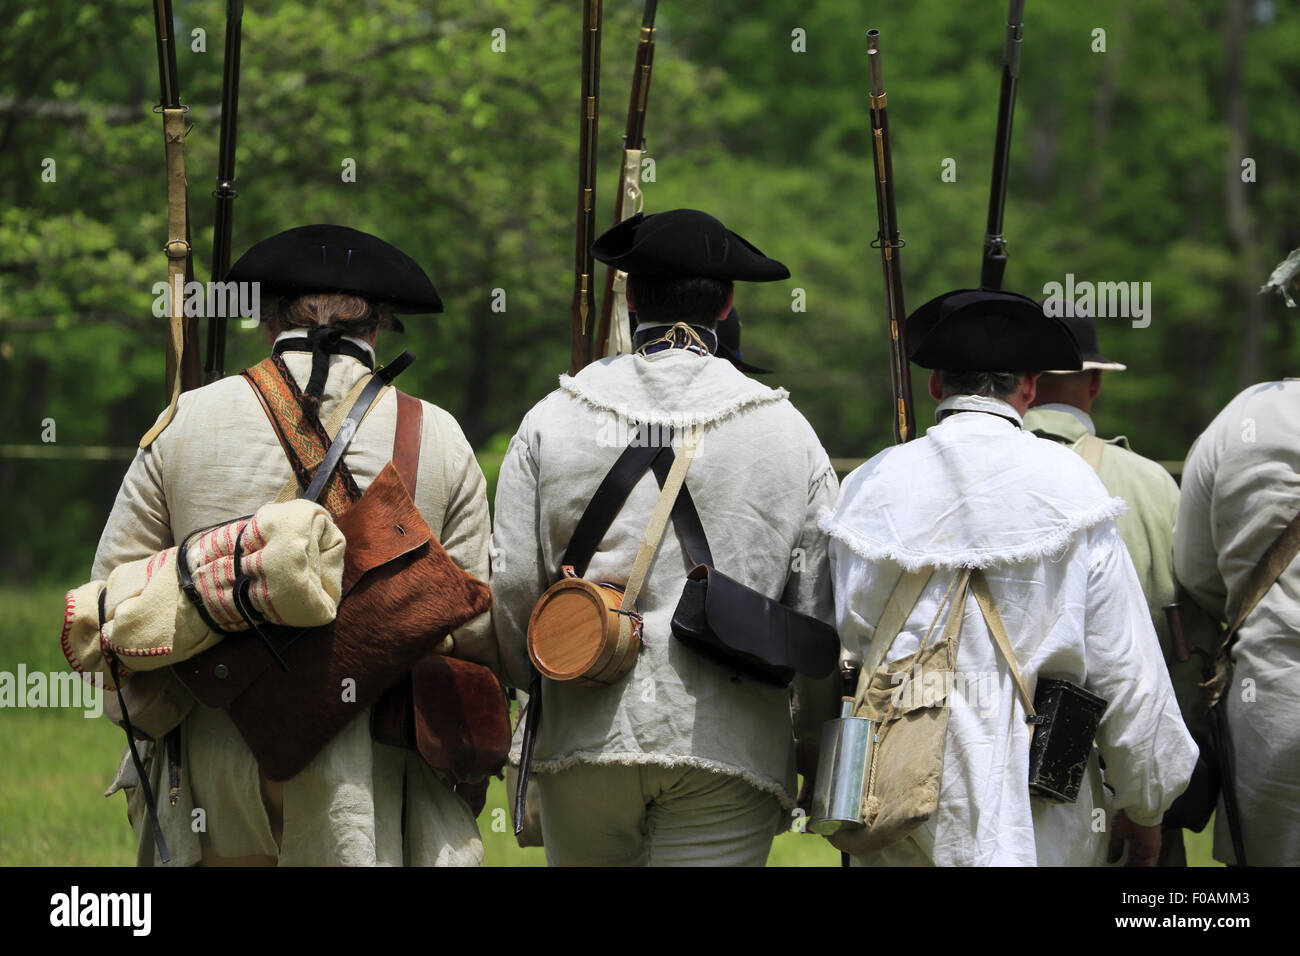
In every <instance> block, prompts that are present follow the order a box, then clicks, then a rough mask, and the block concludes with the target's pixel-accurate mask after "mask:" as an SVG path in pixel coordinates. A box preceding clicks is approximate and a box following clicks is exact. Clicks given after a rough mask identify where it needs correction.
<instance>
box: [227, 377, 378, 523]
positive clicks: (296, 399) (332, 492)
mask: <svg viewBox="0 0 1300 956" xmlns="http://www.w3.org/2000/svg"><path fill="white" fill-rule="evenodd" d="M241 374H242V375H243V376H244V377H245V378H247V379H248V380H249V381H250V382H251V383H252V385H253V386H254V387H255V388H256V389H257V390H258V391H259V392H260V393H261V396H262V399H263V408H264V409H265V410H266V412H267V416H268V417H269V418H270V420H271V426H272V427H273V428H274V429H275V431H276V433H277V434H278V435H279V437H280V445H281V447H283V448H284V450H285V455H286V457H287V458H288V459H289V467H290V468H291V469H292V470H293V473H294V477H295V478H297V480H298V485H299V487H302V488H306V487H308V486H309V485H310V484H311V481H312V477H313V474H314V473H315V471H316V470H317V468H318V466H319V465H320V463H321V462H322V461H323V460H324V459H325V456H326V454H328V451H329V446H330V442H331V438H330V436H329V434H328V433H327V432H326V431H325V427H324V426H323V425H322V424H321V421H320V419H319V418H318V417H317V416H316V413H315V412H313V411H310V410H308V408H307V407H306V405H305V404H304V395H303V391H302V389H301V388H299V387H298V383H297V382H296V381H295V380H294V377H293V373H292V372H290V371H289V367H288V366H287V365H286V364H285V363H284V359H283V358H282V357H281V356H279V355H273V356H271V358H269V359H266V360H264V361H262V362H259V363H258V364H257V365H254V366H253V367H252V368H247V369H244V371H243V372H242V373H241ZM367 384H369V382H367ZM363 390H364V389H363ZM360 497H361V489H360V488H358V487H357V483H356V481H355V480H353V478H352V472H351V471H350V470H349V469H348V467H347V465H346V464H343V465H340V466H339V467H338V468H337V469H336V470H335V471H334V472H333V474H332V475H331V476H330V479H329V481H328V483H327V484H326V487H325V489H324V492H323V494H322V495H321V497H320V499H318V500H319V501H320V503H321V504H322V505H323V506H324V507H325V509H326V510H327V511H328V512H329V513H330V514H331V515H334V516H335V517H337V516H338V515H340V514H342V513H343V512H344V511H346V510H347V509H348V508H349V507H350V506H351V505H352V504H353V503H354V502H356V501H357V500H358V499H359V498H360Z"/></svg>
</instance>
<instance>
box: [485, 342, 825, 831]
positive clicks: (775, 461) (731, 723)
mask: <svg viewBox="0 0 1300 956" xmlns="http://www.w3.org/2000/svg"><path fill="white" fill-rule="evenodd" d="M632 421H637V422H644V423H648V424H652V425H655V426H663V425H671V426H675V427H682V426H685V425H704V426H706V427H705V428H704V429H703V432H702V439H701V442H700V446H699V451H698V454H697V455H696V456H695V458H694V461H693V463H692V464H691V467H690V471H689V472H688V474H687V476H686V487H687V488H688V489H689V490H690V493H691V496H692V498H693V499H694V502H695V505H696V508H697V510H698V511H699V514H700V519H701V522H702V523H703V525H704V530H705V533H706V535H707V536H708V539H709V545H710V550H711V552H712V554H713V558H714V561H715V564H716V566H717V568H718V570H719V571H721V572H723V573H724V574H727V575H729V576H731V577H733V578H735V579H736V580H738V581H740V582H741V583H742V584H746V585H748V586H749V587H752V588H754V589H755V590H758V591H760V592H762V593H763V594H765V595H767V596H768V597H772V598H777V599H780V600H782V601H783V603H785V604H787V605H789V606H790V607H793V608H794V609H796V610H798V611H802V612H803V613H805V614H811V615H813V616H815V617H818V618H820V619H821V620H823V621H826V622H829V621H830V619H831V598H830V582H829V567H828V565H827V558H826V536H825V535H824V534H823V533H822V532H821V531H820V530H818V528H817V516H818V514H819V512H820V511H821V510H822V509H823V508H825V507H827V506H829V505H830V504H831V502H833V501H834V500H835V494H836V491H837V488H838V484H837V481H836V478H835V472H834V470H833V469H832V468H831V464H830V460H829V458H828V457H827V455H826V452H825V451H824V450H823V449H822V447H821V445H820V443H819V442H818V441H817V436H816V435H815V434H814V433H813V430H812V428H811V426H809V424H808V422H807V421H806V420H805V419H804V417H803V416H802V415H800V414H799V412H797V411H796V410H795V408H794V406H792V405H791V404H790V402H789V401H788V400H787V398H786V393H785V391H784V390H773V389H771V388H768V387H767V386H765V385H762V384H760V383H758V382H755V381H753V380H752V379H749V378H746V377H745V376H744V375H742V374H741V373H740V372H739V371H737V370H736V369H735V367H734V366H732V365H731V363H730V362H727V361H725V360H722V359H717V358H713V357H711V356H701V355H698V354H695V353H692V352H689V351H687V350H684V349H669V350H665V351H663V352H659V353H656V354H655V355H652V356H650V357H648V358H647V357H643V356H641V355H636V354H630V355H621V356H618V357H615V358H608V359H603V360H601V361H599V362H595V363H593V364H591V365H589V366H587V367H586V368H585V369H583V370H582V371H581V372H579V373H578V374H577V375H576V376H573V377H572V378H570V377H569V376H567V375H565V376H561V378H560V388H559V389H558V390H556V391H555V392H552V393H551V394H550V395H548V396H547V397H546V398H544V399H543V400H542V401H541V402H539V403H538V404H537V405H536V406H534V407H533V409H532V410H531V411H530V412H529V413H528V414H527V415H526V416H525V418H524V420H523V423H522V424H521V425H520V426H519V432H518V434H516V435H515V437H514V438H513V439H512V440H511V442H510V447H509V449H508V450H507V452H506V456H505V460H504V462H503V463H502V466H501V476H500V479H499V482H498V485H497V497H496V513H495V522H494V529H493V548H492V590H493V595H494V598H495V602H496V603H495V610H494V621H495V623H496V628H497V637H498V641H499V644H500V653H501V658H502V662H503V665H504V667H505V668H506V669H507V670H508V671H509V673H510V675H511V676H512V678H513V679H514V681H515V684H516V686H519V687H522V688H524V689H527V687H528V683H529V680H530V674H531V665H530V663H529V660H528V655H527V646H526V636H527V630H528V619H529V615H530V614H531V613H532V610H533V606H534V605H535V604H536V603H537V600H538V598H540V597H541V596H542V592H543V591H545V590H546V588H547V587H548V586H549V585H550V584H552V583H553V582H555V581H556V580H558V578H559V573H560V558H561V556H562V555H563V554H564V551H565V549H566V548H567V547H568V543H569V539H570V537H571V536H572V534H573V530H574V528H575V526H576V525H577V523H578V519H579V517H580V516H581V515H582V513H583V511H584V510H585V509H586V507H587V503H588V501H589V500H590V498H591V496H592V494H593V492H595V490H596V488H597V487H598V486H599V485H600V482H601V481H602V479H603V478H604V477H605V474H606V473H607V472H608V471H609V469H610V467H611V466H612V465H613V464H614V462H615V460H616V459H617V458H618V456H619V455H620V454H621V453H622V451H623V450H624V448H625V447H626V446H627V445H628V444H629V441H630V439H631V435H632V429H631V428H630V426H629V422H632ZM658 496H659V486H658V483H657V482H656V481H655V478H654V476H653V475H651V474H649V473H647V474H646V475H645V476H643V477H642V479H641V481H640V482H639V483H638V484H637V485H636V487H635V488H634V489H633V490H632V493H631V494H630V495H629V496H628V499H627V502H626V504H625V505H624V507H623V509H622V511H621V512H620V513H619V515H618V517H617V518H616V519H615V520H614V523H613V525H612V526H611V528H610V530H609V532H608V533H607V534H606V535H605V538H604V540H603V541H602V542H601V544H600V547H599V548H598V550H597V551H596V554H595V556H594V557H593V558H592V560H591V563H590V566H589V567H588V570H587V574H586V577H587V579H588V580H591V581H607V582H612V583H616V584H620V585H622V584H624V583H625V582H626V581H627V578H628V574H629V573H630V571H631V568H632V564H633V561H634V559H635V557H636V553H637V550H638V548H639V546H640V543H641V538H642V535H643V534H644V533H645V530H646V525H647V524H648V523H649V517H650V513H651V512H652V511H653V509H654V506H655V502H656V501H657V499H658ZM690 569H691V563H690V561H689V560H688V559H687V557H686V555H685V553H684V550H683V548H682V545H681V543H680V541H679V539H678V538H677V533H676V530H675V529H674V528H673V526H672V524H671V523H670V524H669V525H668V528H667V530H666V531H665V532H664V536H663V540H662V542H661V543H660V546H659V550H658V552H657V553H656V555H655V559H654V561H653V563H652V564H651V566H650V570H649V573H648V574H647V576H646V580H645V586H644V588H643V589H642V592H641V595H640V597H639V599H638V601H637V609H638V611H639V612H640V613H641V614H642V615H643V617H644V625H643V646H642V648H641V651H640V653H639V655H638V656H637V659H636V664H635V666H634V668H633V669H632V671H631V672H630V673H629V674H627V675H626V676H624V677H623V678H622V679H621V680H620V681H618V682H617V683H615V684H614V685H613V686H610V687H605V688H599V689H580V688H575V687H573V686H571V685H566V684H563V683H558V682H555V681H550V680H548V681H544V682H543V691H542V693H543V704H544V706H543V710H542V715H543V716H542V726H541V732H540V734H539V738H538V741H537V744H536V750H535V752H534V756H533V765H532V766H533V771H534V772H535V773H548V772H554V771H558V770H562V769H564V768H565V767H568V766H571V765H574V764H577V763H588V764H610V763H618V764H631V765H636V764H656V765H658V766H665V767H681V766H690V767H698V768H701V769H706V770H713V771H717V772H720V773H725V774H730V775H733V776H739V777H741V778H742V779H744V780H746V781H747V782H748V783H750V784H751V785H753V786H755V787H757V788H758V789H760V790H764V791H768V792H771V793H773V794H775V795H777V797H778V798H779V799H780V800H781V801H782V803H783V805H784V806H786V807H787V808H788V807H792V806H793V805H794V797H795V790H794V785H795V761H794V733H793V726H792V719H791V706H790V693H789V692H788V691H786V690H784V689H781V688H778V687H773V686H770V685H767V684H761V683H757V682H755V681H752V680H749V679H735V680H733V679H732V676H731V674H730V673H729V672H727V671H726V670H724V669H723V668H722V667H720V666H719V665H718V664H715V663H714V662H713V661H712V660H710V659H708V658H706V657H704V656H702V655H700V654H699V653H698V652H696V651H694V650H692V649H691V648H689V647H687V646H686V645H685V644H683V643H682V642H680V641H678V640H677V639H676V638H675V637H673V636H672V633H671V630H670V627H669V622H670V620H671V617H672V613H673V610H674V609H675V608H676V606H677V602H678V599H679V598H680V597H681V594H682V587H683V585H684V583H685V580H686V574H687V572H688V571H689V570H690ZM801 683H802V682H797V686H798V685H800V684H801ZM823 683H824V682H823ZM825 686H826V687H829V684H826V685H825ZM819 690H825V687H820V686H819ZM808 696H811V694H810V695H808ZM824 696H825V695H824V694H821V695H820V696H819V699H821V698H822V697H824ZM810 709H811V708H810ZM820 716H822V715H821V714H820V713H816V714H809V715H808V720H809V725H810V728H811V726H812V725H814V724H816V722H817V717H820ZM810 732H811V731H810ZM511 759H512V761H514V762H518V743H517V742H516V748H515V753H514V754H513V755H512V758H511Z"/></svg>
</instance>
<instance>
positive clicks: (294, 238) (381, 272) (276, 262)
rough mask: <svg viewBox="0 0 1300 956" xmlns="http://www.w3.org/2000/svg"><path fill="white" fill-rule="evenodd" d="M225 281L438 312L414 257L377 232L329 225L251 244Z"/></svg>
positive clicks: (434, 291) (395, 308)
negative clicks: (352, 296) (333, 294)
mask: <svg viewBox="0 0 1300 956" xmlns="http://www.w3.org/2000/svg"><path fill="white" fill-rule="evenodd" d="M225 279H226V281H227V282H258V283H260V284H261V288H262V291H263V292H264V293H269V294H272V295H279V296H286V297H291V296H299V295H307V294H311V293H330V292H337V293H342V294H345V295H355V296H359V297H361V298H363V299H368V300H370V301H372V302H375V303H378V304H380V305H384V306H386V307H387V308H389V309H390V310H391V311H393V312H403V313H416V314H418V313H431V312H441V311H442V299H441V297H439V295H438V290H437V289H435V288H434V287H433V282H431V281H430V279H429V277H428V275H427V274H426V273H425V271H424V270H423V269H421V268H420V266H419V264H418V263H416V261H415V260H414V259H412V258H411V257H410V256H408V255H407V254H406V253H404V252H402V251H401V250H400V249H398V248H397V247H396V246H394V245H391V244H389V243H387V242H384V240H382V239H380V238H379V237H378V236H372V235H370V234H369V233H366V232H361V231H360V230H357V229H350V228H348V227H347V226H335V225H330V224H327V223H321V224H317V225H312V226H298V227H296V228H293V229H287V230H285V231H284V232H280V233H277V234H276V235H274V236H271V237H270V238H269V239H263V240H262V241H261V242H258V243H255V244H253V245H252V246H250V247H249V249H248V250H247V251H246V252H245V253H244V254H243V255H242V256H240V257H239V260H238V261H237V262H236V263H235V264H234V265H233V266H231V268H230V271H229V272H228V273H226V277H225ZM399 327H400V326H399Z"/></svg>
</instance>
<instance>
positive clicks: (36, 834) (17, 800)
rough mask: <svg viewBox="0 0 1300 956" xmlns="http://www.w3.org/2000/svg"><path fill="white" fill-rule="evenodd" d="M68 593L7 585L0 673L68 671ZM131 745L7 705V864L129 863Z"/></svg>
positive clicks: (491, 798)
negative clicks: (62, 637)
mask: <svg viewBox="0 0 1300 956" xmlns="http://www.w3.org/2000/svg"><path fill="white" fill-rule="evenodd" d="M62 615H63V593H62V592H61V591H53V590H49V589H46V590H39V591H33V592H17V591H13V590H3V591H0V671H8V672H11V673H13V672H15V671H16V670H17V667H18V664H19V663H23V664H25V665H26V667H27V670H28V671H29V672H35V671H43V672H47V673H48V672H52V671H62V670H65V669H66V663H65V662H64V660H63V655H62V653H61V652H60V650H59V623H60V621H61V619H62ZM122 749H123V736H122V732H121V730H119V729H118V728H117V727H115V726H113V725H112V724H111V723H109V722H108V720H106V719H104V718H99V719H88V718H86V717H85V716H83V714H82V712H81V711H79V710H69V709H52V708H51V709H42V710H25V709H23V710H16V709H8V708H6V709H4V710H0V766H2V767H4V768H5V772H4V773H3V774H0V865H5V866H54V865H62V866H129V865H131V864H132V863H133V862H134V859H135V847H134V840H133V836H132V834H131V829H130V827H129V826H128V824H127V821H126V802H125V799H124V798H123V797H122V796H121V795H120V794H116V795H114V796H113V797H110V798H105V797H103V796H102V794H103V792H104V789H105V787H107V785H108V781H109V779H110V778H111V776H112V774H113V771H114V770H115V769H116V767H117V761H118V758H119V757H120V756H121V753H122ZM505 807H506V792H505V784H504V782H502V781H493V784H492V788H491V790H490V792H489V794H488V802H487V807H486V808H485V809H484V811H483V814H482V816H480V817H479V828H480V830H481V831H482V834H483V847H484V852H485V855H486V863H487V865H488V866H542V865H545V862H546V857H545V854H544V852H543V851H542V850H541V849H540V848H530V849H520V848H519V847H518V846H516V844H515V839H514V834H513V832H511V830H510V827H509V825H508V822H507V817H506V815H505V814H504V813H501V812H494V811H498V810H504V808H505ZM1210 845H1211V827H1206V829H1205V830H1204V831H1202V832H1201V833H1189V834H1187V855H1188V861H1189V863H1191V864H1192V865H1198V866H1207V865H1217V864H1215V863H1214V862H1213V860H1212V859H1211V856H1210ZM768 863H769V865H771V866H838V865H839V854H838V853H837V852H836V851H835V850H834V849H833V848H832V847H831V846H830V845H829V844H827V843H826V842H825V841H824V840H822V839H821V838H820V837H816V836H813V835H811V834H796V833H786V834H783V835H781V836H779V837H777V839H776V840H775V842H774V843H773V845H772V854H771V856H770V857H769V858H768Z"/></svg>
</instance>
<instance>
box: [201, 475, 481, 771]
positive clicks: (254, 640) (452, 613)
mask: <svg viewBox="0 0 1300 956" xmlns="http://www.w3.org/2000/svg"><path fill="white" fill-rule="evenodd" d="M337 520H338V526H339V529H340V530H341V531H342V532H343V534H344V536H345V537H346V538H347V541H348V544H347V550H346V552H345V556H344V570H343V597H344V600H343V601H342V603H341V604H340V605H339V614H338V617H337V618H336V619H335V620H334V622H333V623H332V624H330V625H328V626H326V627H320V628H311V629H309V630H303V631H296V632H294V631H286V630H284V629H273V628H267V627H263V631H264V632H265V633H266V634H267V635H268V637H270V639H271V641H272V642H273V643H274V644H275V645H276V647H277V650H278V651H279V653H280V656H281V657H282V658H283V659H284V661H285V664H286V665H287V668H288V669H287V670H284V669H281V668H280V667H279V665H278V664H277V663H276V662H275V660H274V658H273V657H272V656H271V654H270V652H269V651H268V650H267V648H266V646H265V645H264V644H263V643H262V641H261V640H260V639H259V638H258V637H257V636H256V635H253V634H238V635H232V636H230V637H227V638H226V639H225V640H224V641H222V642H221V643H220V644H218V645H217V646H216V647H214V648H213V649H212V650H210V651H207V652H205V653H203V654H199V655H197V656H195V657H193V658H191V659H190V660H189V661H186V662H184V663H183V664H179V665H177V667H176V670H177V673H178V675H179V676H180V678H181V680H182V681H184V682H185V684H186V686H188V687H189V688H190V690H191V691H192V692H193V693H194V696H195V697H197V698H198V700H199V701H200V703H203V704H205V705H207V706H209V707H225V709H226V710H227V712H228V713H229V714H230V717H231V719H232V720H233V721H234V723H235V725H236V726H237V727H238V728H239V731H240V733H241V734H242V735H243V737H244V740H245V742H246V743H247V744H248V746H249V749H250V750H252V751H253V753H254V755H255V756H256V757H257V761H258V764H259V765H260V766H261V768H262V770H263V772H264V773H265V774H266V775H267V777H269V778H270V779H272V780H287V779H289V778H290V777H293V776H294V775H296V774H297V773H299V772H300V771H301V770H302V769H303V768H304V767H305V766H306V765H307V764H308V763H310V761H311V759H312V758H313V757H314V756H315V755H316V754H317V753H319V752H320V750H321V749H323V748H324V746H325V745H326V744H327V743H329V741H330V740H332V739H333V738H334V736H335V735H336V734H338V732H339V731H341V730H342V729H343V727H344V726H346V725H347V723H349V722H350V721H351V720H353V719H354V718H356V717H357V716H358V715H360V714H361V713H362V712H363V711H364V710H365V709H366V708H367V707H369V706H371V705H372V704H374V703H375V702H376V701H377V700H378V699H379V697H380V695H382V694H383V693H384V691H386V690H387V689H388V688H389V687H391V686H393V684H394V683H396V682H397V681H400V680H401V679H402V677H403V676H404V675H405V674H407V673H409V672H410V671H411V669H412V668H413V667H414V666H415V664H416V662H417V661H419V660H420V659H421V658H423V657H425V656H426V655H428V654H429V653H430V652H431V651H432V650H433V649H434V648H435V647H437V646H438V644H439V643H440V642H441V641H442V639H443V638H444V637H445V636H446V635H447V634H449V633H451V632H452V631H453V630H454V629H455V628H457V627H459V626H460V625H462V624H465V623H467V622H468V621H470V620H472V619H473V618H475V617H478V615H480V614H482V613H483V612H484V611H486V610H487V609H488V608H489V607H491V603H492V595H491V591H490V590H489V589H488V586H487V585H486V584H484V583H483V582H481V581H478V580H475V579H474V578H473V577H471V576H470V575H468V574H466V573H465V572H464V571H462V570H461V569H460V568H459V567H457V566H456V564H455V563H454V562H453V561H452V560H451V558H449V557H448V556H447V553H446V552H445V551H444V550H443V549H442V546H441V545H439V544H438V542H437V541H436V540H435V539H434V537H433V534H432V532H431V531H430V530H429V526H428V525H427V524H426V523H425V521H424V519H423V518H422V517H421V516H420V513H419V512H418V511H417V510H416V508H415V505H414V503H412V501H411V499H410V495H408V494H407V493H406V489H405V488H404V487H403V486H402V483H401V480H400V479H399V478H398V476H397V472H396V471H395V470H394V468H393V467H392V465H391V464H389V465H386V466H385V467H384V470H383V471H382V472H380V474H379V477H378V478H376V479H375V480H374V481H373V482H372V483H371V485H370V487H368V488H367V489H366V492H365V494H363V495H362V497H361V499H360V500H359V501H357V502H356V504H354V505H353V506H352V507H351V508H349V509H348V510H347V511H346V512H344V513H343V514H342V515H340V516H339V518H338V519H337ZM471 666H473V665H471ZM483 670H484V671H485V672H486V671H487V669H486V668H483ZM487 673H488V676H489V677H491V674H490V672H487ZM492 679H493V681H495V678H492ZM502 706H503V709H504V704H503V705H502Z"/></svg>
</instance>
